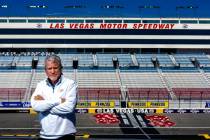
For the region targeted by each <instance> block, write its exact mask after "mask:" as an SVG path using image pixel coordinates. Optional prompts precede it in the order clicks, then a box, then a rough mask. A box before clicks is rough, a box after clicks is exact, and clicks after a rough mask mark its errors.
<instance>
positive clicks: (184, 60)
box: [0, 53, 210, 101]
mask: <svg viewBox="0 0 210 140" xmlns="http://www.w3.org/2000/svg"><path fill="white" fill-rule="evenodd" d="M45 56H46V55H38V60H39V62H38V67H37V69H36V71H35V73H34V75H33V78H32V81H31V83H29V81H30V78H31V76H32V73H31V71H30V70H31V67H30V66H31V61H32V59H33V56H31V55H1V56H0V65H1V67H0V70H1V72H0V94H1V98H0V100H1V101H22V100H23V97H24V95H25V93H26V91H27V92H30V93H29V94H31V93H32V92H33V91H34V89H35V88H36V85H37V83H38V82H39V81H41V80H43V79H44V78H46V75H45V72H44V69H43V68H44V59H45ZM59 56H60V57H61V59H62V62H63V66H64V71H63V73H64V75H65V76H66V77H69V78H71V79H74V80H76V81H77V82H78V85H79V90H78V91H79V92H78V101H112V100H116V101H120V100H121V99H122V97H121V96H122V94H123V91H124V90H125V92H126V98H128V100H129V101H140V100H147V101H148V100H171V99H172V98H171V95H170V91H169V89H171V90H172V92H173V93H174V95H175V96H176V97H177V99H180V100H210V94H209V93H210V92H209V91H210V84H209V81H210V72H209V71H206V70H205V68H208V67H209V66H210V59H209V56H208V55H205V54H172V55H168V54H133V55H132V57H131V54H96V55H95V56H96V57H95V58H94V57H93V54H91V53H89V54H67V53H66V54H62V53H60V54H59ZM113 57H115V58H117V59H118V61H119V68H116V69H118V70H119V71H117V70H116V69H115V68H114V67H113V61H112V58H113ZM154 57H156V58H157V59H158V62H159V67H158V68H156V67H154V64H153V63H152V58H154ZM172 57H173V58H174V60H172V59H171V58H172ZM74 58H77V59H78V62H79V63H78V66H79V67H78V70H74V68H72V67H73V59H74ZM191 58H196V59H197V61H198V62H199V65H200V67H196V66H195V65H194V64H193V63H192V61H191ZM94 59H96V60H97V63H98V65H97V66H98V67H93V64H94V61H96V60H94ZM134 60H135V61H136V62H135V63H137V64H138V65H139V67H135V68H134V67H132V66H133V65H134ZM13 61H15V62H16V66H17V68H14V69H11V68H10V65H11V63H12V62H13ZM173 61H176V62H177V63H179V64H180V68H176V69H175V68H174V62H173ZM138 65H136V66H138ZM107 68H108V69H107ZM158 69H160V70H158ZM8 70H9V71H8ZM202 70H204V71H202ZM165 83H167V84H165ZM29 84H30V86H29ZM29 87H30V88H31V90H27V89H28V88H29Z"/></svg>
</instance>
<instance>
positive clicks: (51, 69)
mask: <svg viewBox="0 0 210 140" xmlns="http://www.w3.org/2000/svg"><path fill="white" fill-rule="evenodd" d="M45 72H46V75H47V77H48V78H49V79H50V80H51V81H52V83H55V82H56V80H57V79H58V78H59V77H60V75H61V68H60V67H59V65H58V63H55V62H54V61H47V62H46V67H45Z"/></svg>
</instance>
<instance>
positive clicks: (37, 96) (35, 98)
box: [34, 95, 44, 101]
mask: <svg viewBox="0 0 210 140" xmlns="http://www.w3.org/2000/svg"><path fill="white" fill-rule="evenodd" d="M34 100H37V101H41V100H44V98H43V97H42V96H41V95H36V96H34Z"/></svg>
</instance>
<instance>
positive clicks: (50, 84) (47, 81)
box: [46, 75, 62, 87]
mask: <svg viewBox="0 0 210 140" xmlns="http://www.w3.org/2000/svg"><path fill="white" fill-rule="evenodd" d="M61 81H62V75H60V77H59V78H58V81H57V83H55V84H53V83H52V81H51V80H50V79H49V78H47V79H46V83H47V85H48V86H52V87H55V85H59V84H60V83H61Z"/></svg>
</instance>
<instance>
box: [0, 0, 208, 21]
mask: <svg viewBox="0 0 210 140" xmlns="http://www.w3.org/2000/svg"><path fill="white" fill-rule="evenodd" d="M209 5H210V0H202V1H201V0H18V2H17V1H16V2H14V0H1V1H0V16H1V17H152V18H153V17H154V18H159V17H167V18H177V17H178V18H179V17H182V18H210V10H209Z"/></svg>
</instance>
